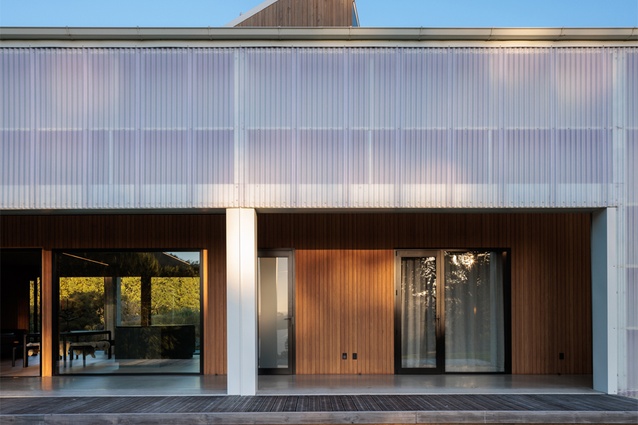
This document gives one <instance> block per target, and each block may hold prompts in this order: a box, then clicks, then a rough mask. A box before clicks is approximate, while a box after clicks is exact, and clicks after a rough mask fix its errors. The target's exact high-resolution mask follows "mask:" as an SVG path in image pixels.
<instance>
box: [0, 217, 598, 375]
mask: <svg viewBox="0 0 638 425" xmlns="http://www.w3.org/2000/svg"><path fill="white" fill-rule="evenodd" d="M258 220H259V224H258V229H259V248H261V249H266V248H294V249H295V250H296V284H297V299H296V313H297V321H296V324H297V359H296V360H297V371H298V373H393V349H394V348H393V344H394V332H393V326H394V322H393V314H394V306H393V302H394V294H393V290H394V281H393V279H394V276H393V267H394V263H393V252H394V249H401V248H406V249H409V248H510V249H511V251H512V369H513V373H515V374H554V373H564V374H580V373H585V374H588V373H591V371H592V366H591V363H592V360H591V355H592V354H591V353H592V348H591V344H592V342H591V277H590V268H591V266H590V226H591V217H590V215H589V214H585V213H583V214H577V213H570V214H555V213H546V214H540V213H539V214H532V213H527V214H259V216H258ZM0 247H2V248H40V249H45V250H55V249H62V248H64V249H108V248H117V249H124V248H131V249H143V248H147V249H152V248H172V249H206V250H207V251H208V266H209V267H208V290H209V294H208V298H207V301H208V303H209V314H208V315H207V319H206V320H207V322H206V324H205V329H206V334H205V335H204V344H205V347H206V353H205V365H206V366H205V367H206V373H210V374H216V373H219V374H223V373H225V371H226V271H225V267H226V266H225V265H226V257H225V256H226V253H225V219H224V216H223V215H83V216H81V215H78V216H7V215H2V216H0ZM43 267H44V266H43ZM45 285H46V281H45V277H44V276H43V288H44V286H45ZM43 291H44V289H43ZM43 295H44V294H43ZM355 350H356V351H355ZM342 352H347V353H348V354H349V357H348V360H347V361H342V360H340V354H341V353H342ZM353 352H357V353H358V354H359V360H357V361H356V362H355V361H352V358H351V355H352V353H353ZM559 353H564V354H565V359H564V360H559V356H558V355H559ZM335 354H336V356H335Z"/></svg>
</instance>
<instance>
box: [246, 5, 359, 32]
mask: <svg viewBox="0 0 638 425" xmlns="http://www.w3.org/2000/svg"><path fill="white" fill-rule="evenodd" d="M352 4H353V1H352V0H279V1H277V2H276V3H273V4H272V5H270V6H268V7H267V8H265V9H264V10H262V11H261V12H259V13H256V14H255V15H253V16H251V17H249V18H247V19H246V20H244V21H243V22H241V23H239V24H238V25H237V26H238V27H350V26H352V7H353V6H352Z"/></svg>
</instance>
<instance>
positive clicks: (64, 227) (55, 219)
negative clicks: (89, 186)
mask: <svg viewBox="0 0 638 425" xmlns="http://www.w3.org/2000/svg"><path fill="white" fill-rule="evenodd" d="M34 247H35V248H42V249H44V250H46V251H45V252H48V253H50V250H56V249H203V250H206V252H207V255H206V256H207V259H208V270H207V274H208V276H207V277H208V282H202V286H203V291H202V297H204V296H205V295H207V297H206V298H205V299H203V305H204V310H203V317H204V327H203V339H204V353H203V354H204V357H203V359H202V360H203V364H204V373H205V374H207V375H214V374H225V373H226V219H225V216H224V215H203V214H202V215H68V216H67V215H47V216H24V215H21V216H8V215H0V248H34ZM203 258H205V257H203ZM45 267H46V263H45ZM45 272H46V273H48V274H50V273H51V270H50V267H49V269H48V270H45ZM203 277H204V276H203ZM49 279H50V278H49ZM46 282H47V275H46V274H45V275H44V276H43V287H44V288H43V291H45V290H46V287H47V286H46ZM43 299H44V297H43ZM43 309H44V306H43ZM45 325H46V324H45V323H43V327H44V326H45ZM44 372H45V371H43V373H44Z"/></svg>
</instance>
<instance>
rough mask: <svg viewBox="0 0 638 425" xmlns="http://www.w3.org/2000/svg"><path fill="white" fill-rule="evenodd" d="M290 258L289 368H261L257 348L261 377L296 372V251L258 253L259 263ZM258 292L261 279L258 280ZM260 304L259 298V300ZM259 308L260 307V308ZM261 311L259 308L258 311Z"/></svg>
mask: <svg viewBox="0 0 638 425" xmlns="http://www.w3.org/2000/svg"><path fill="white" fill-rule="evenodd" d="M281 257H287V258H288V318H289V320H288V367H287V368H260V367H259V346H257V357H258V359H257V369H258V373H259V375H294V374H295V372H296V357H297V356H296V347H295V250H294V249H260V250H259V251H258V253H257V261H258V262H259V259H260V258H281ZM257 286H258V287H257V291H259V290H260V288H259V277H258V278H257ZM257 302H259V298H257ZM258 307H259V306H258ZM257 311H259V308H258V309H257ZM257 338H258V340H259V318H258V319H257Z"/></svg>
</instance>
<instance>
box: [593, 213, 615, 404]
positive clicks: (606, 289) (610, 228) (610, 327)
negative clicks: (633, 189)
mask: <svg viewBox="0 0 638 425" xmlns="http://www.w3.org/2000/svg"><path fill="white" fill-rule="evenodd" d="M616 226H617V225H616V209H615V208H607V209H606V210H603V211H600V212H595V213H594V214H593V219H592V233H591V266H592V279H591V281H592V345H593V353H592V354H593V366H594V389H595V390H597V391H602V392H605V393H607V394H616V393H617V392H618V316H617V311H618V310H617V302H618V299H617V298H618V297H617V295H616V293H617V289H618V277H617V273H616V270H617V269H616V267H615V264H616V262H617V256H616V231H617V227H616Z"/></svg>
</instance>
